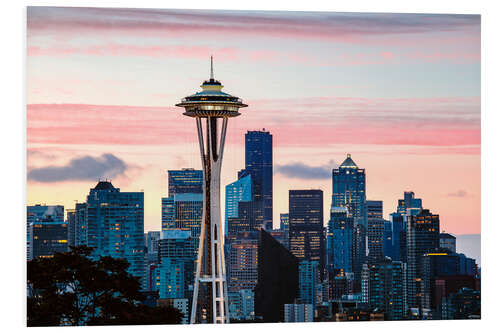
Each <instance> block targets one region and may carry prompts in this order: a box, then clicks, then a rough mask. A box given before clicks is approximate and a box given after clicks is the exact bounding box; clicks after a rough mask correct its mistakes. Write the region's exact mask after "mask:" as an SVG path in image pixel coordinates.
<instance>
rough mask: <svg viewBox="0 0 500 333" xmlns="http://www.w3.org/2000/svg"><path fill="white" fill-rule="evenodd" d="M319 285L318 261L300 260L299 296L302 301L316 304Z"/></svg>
mask: <svg viewBox="0 0 500 333" xmlns="http://www.w3.org/2000/svg"><path fill="white" fill-rule="evenodd" d="M317 285H318V262H317V261H307V260H302V261H301V262H299V297H300V301H301V303H304V304H312V306H313V308H314V306H315V305H316V292H317V290H316V289H317V287H316V286H317Z"/></svg>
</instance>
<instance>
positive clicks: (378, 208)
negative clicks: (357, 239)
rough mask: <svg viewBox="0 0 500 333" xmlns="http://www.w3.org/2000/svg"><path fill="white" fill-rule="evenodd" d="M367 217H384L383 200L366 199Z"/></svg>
mask: <svg viewBox="0 0 500 333" xmlns="http://www.w3.org/2000/svg"><path fill="white" fill-rule="evenodd" d="M366 217H367V218H369V219H383V218H384V204H383V202H382V201H381V200H366Z"/></svg>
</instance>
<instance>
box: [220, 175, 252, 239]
mask: <svg viewBox="0 0 500 333" xmlns="http://www.w3.org/2000/svg"><path fill="white" fill-rule="evenodd" d="M242 201H244V202H249V201H252V176H251V175H247V176H245V177H242V178H240V179H238V180H237V181H235V182H233V183H231V184H229V185H227V186H226V214H225V224H224V230H225V234H226V235H227V234H228V218H238V216H239V215H238V212H239V210H238V207H239V203H240V202H242Z"/></svg>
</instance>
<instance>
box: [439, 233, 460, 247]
mask: <svg viewBox="0 0 500 333" xmlns="http://www.w3.org/2000/svg"><path fill="white" fill-rule="evenodd" d="M439 247H441V248H443V249H448V250H450V251H451V252H457V238H456V237H455V236H453V235H451V234H448V233H444V232H442V233H440V234H439Z"/></svg>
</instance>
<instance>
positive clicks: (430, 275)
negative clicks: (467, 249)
mask: <svg viewBox="0 0 500 333" xmlns="http://www.w3.org/2000/svg"><path fill="white" fill-rule="evenodd" d="M467 259H469V260H471V261H474V259H470V258H466V256H465V255H460V254H457V253H454V252H451V251H450V250H448V249H446V248H443V249H439V250H437V251H432V252H429V253H425V254H424V255H423V256H422V281H423V290H422V298H421V307H422V308H425V309H429V310H430V311H432V313H433V318H435V319H441V313H440V312H441V303H442V299H443V298H444V297H448V296H449V295H450V294H451V293H456V292H457V291H458V290H459V289H461V288H464V287H467V288H474V286H475V279H474V275H475V272H474V270H473V269H471V270H466V269H463V267H464V266H465V265H464V264H465V262H466V261H467Z"/></svg>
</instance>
